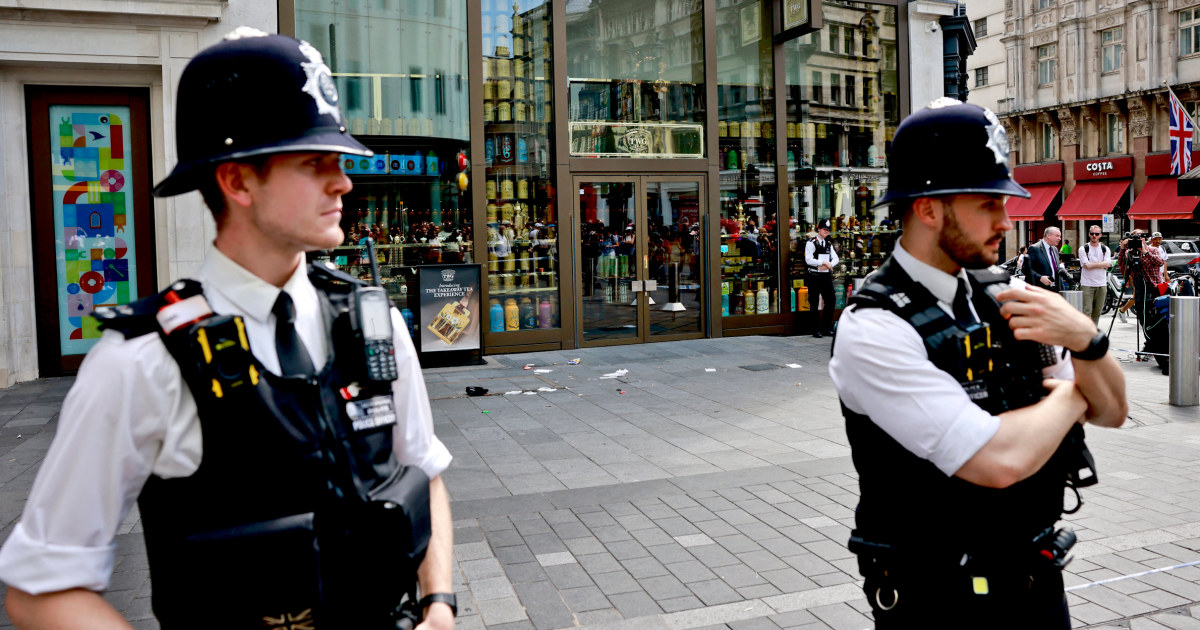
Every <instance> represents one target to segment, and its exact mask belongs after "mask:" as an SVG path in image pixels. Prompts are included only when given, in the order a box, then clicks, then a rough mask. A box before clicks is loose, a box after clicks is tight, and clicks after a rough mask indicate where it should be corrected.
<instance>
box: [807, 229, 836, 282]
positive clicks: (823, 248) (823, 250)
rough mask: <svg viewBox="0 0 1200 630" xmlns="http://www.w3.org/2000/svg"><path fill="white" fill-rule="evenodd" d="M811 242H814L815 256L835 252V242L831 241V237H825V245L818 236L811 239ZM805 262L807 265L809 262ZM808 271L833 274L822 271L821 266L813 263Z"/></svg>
mask: <svg viewBox="0 0 1200 630" xmlns="http://www.w3.org/2000/svg"><path fill="white" fill-rule="evenodd" d="M809 242H811V243H812V244H813V257H814V258H818V257H819V256H820V255H821V254H829V253H832V252H833V243H830V242H829V239H825V244H824V245H822V244H821V240H820V239H816V238H814V239H809ZM805 264H806V265H807V263H805ZM808 272H809V273H828V274H830V275H832V272H826V271H821V270H820V268H819V267H814V266H812V265H808Z"/></svg>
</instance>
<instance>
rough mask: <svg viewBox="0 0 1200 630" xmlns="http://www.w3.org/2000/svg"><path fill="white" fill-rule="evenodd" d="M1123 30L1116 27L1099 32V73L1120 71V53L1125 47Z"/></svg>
mask: <svg viewBox="0 0 1200 630" xmlns="http://www.w3.org/2000/svg"><path fill="white" fill-rule="evenodd" d="M1124 40H1125V29H1124V27H1121V26H1118V27H1116V28H1110V29H1106V30H1103V31H1100V71H1101V72H1116V71H1117V70H1120V69H1121V52H1122V50H1123V49H1124V47H1125V44H1124Z"/></svg>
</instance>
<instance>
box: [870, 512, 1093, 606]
mask: <svg viewBox="0 0 1200 630" xmlns="http://www.w3.org/2000/svg"><path fill="white" fill-rule="evenodd" d="M1075 541H1076V538H1075V532H1074V531H1073V530H1072V529H1071V528H1070V527H1061V528H1057V529H1056V528H1055V527H1053V526H1050V527H1047V528H1046V529H1044V530H1042V531H1041V532H1039V533H1038V534H1037V535H1036V536H1034V537H1033V539H1032V540H1030V541H1029V542H1028V543H1024V544H1016V545H1000V546H998V547H995V548H992V549H987V550H985V551H983V552H979V553H972V552H969V551H964V550H962V549H959V548H956V547H954V546H953V545H950V546H947V547H946V548H937V545H936V541H934V543H933V544H932V545H919V544H915V543H914V544H912V545H910V546H908V547H905V546H902V545H899V546H898V545H892V544H888V543H882V542H878V541H873V540H869V539H867V538H864V537H863V536H861V535H859V533H858V531H857V530H855V531H854V532H851V536H850V542H849V545H848V547H849V549H850V551H851V552H852V553H854V554H855V555H857V556H858V569H859V572H860V573H861V574H862V576H863V578H864V579H865V586H864V588H865V589H866V591H867V593H866V595H867V598H868V599H869V600H870V603H871V605H872V606H873V607H877V608H878V609H879V610H882V611H888V610H891V609H893V608H894V607H895V606H896V605H897V604H899V602H900V600H901V598H902V597H903V596H904V594H905V593H910V592H912V591H914V590H928V589H941V590H944V591H945V592H944V593H943V594H942V596H944V597H947V598H952V597H955V596H967V597H970V596H976V597H984V596H1006V595H1010V594H1012V593H1014V592H1021V591H1023V590H1028V588H1029V587H1030V583H1031V582H1034V581H1037V580H1038V579H1039V578H1041V579H1043V580H1044V579H1045V578H1046V577H1048V576H1056V574H1058V573H1061V571H1062V570H1063V568H1064V567H1066V566H1067V564H1069V563H1070V562H1071V560H1072V558H1073V556H1072V555H1071V554H1070V550H1071V548H1072V547H1073V546H1075Z"/></svg>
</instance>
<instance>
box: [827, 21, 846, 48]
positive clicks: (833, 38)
mask: <svg viewBox="0 0 1200 630" xmlns="http://www.w3.org/2000/svg"><path fill="white" fill-rule="evenodd" d="M826 28H827V29H829V52H831V53H835V52H837V50H838V33H840V32H841V30H842V29H841V27H839V26H838V25H837V24H830V25H829V26H827V27H826Z"/></svg>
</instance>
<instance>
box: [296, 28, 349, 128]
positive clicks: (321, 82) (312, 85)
mask: <svg viewBox="0 0 1200 630" xmlns="http://www.w3.org/2000/svg"><path fill="white" fill-rule="evenodd" d="M300 53H301V54H302V55H304V56H305V57H307V58H308V61H307V62H306V63H301V64H300V67H301V68H303V69H304V74H305V75H306V76H307V77H308V80H307V81H305V83H304V87H302V88H300V90H301V91H303V92H305V93H306V94H308V95H309V96H311V97H312V98H313V101H315V102H316V104H317V113H319V114H329V115H330V116H333V119H334V120H336V121H337V122H339V123H340V122H342V112H341V110H340V109H338V93H337V85H336V84H335V83H334V82H333V74H332V73H331V72H330V71H329V66H327V65H325V60H324V59H322V58H321V51H319V50H317V49H316V48H314V47H313V46H312V44H309V43H308V42H305V41H302V42H300Z"/></svg>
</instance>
